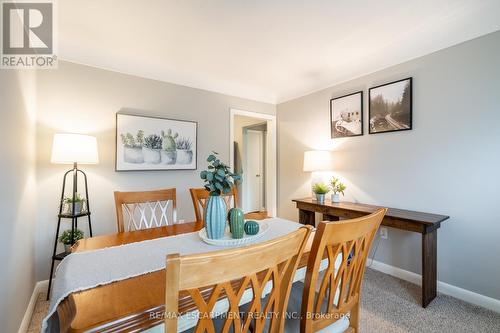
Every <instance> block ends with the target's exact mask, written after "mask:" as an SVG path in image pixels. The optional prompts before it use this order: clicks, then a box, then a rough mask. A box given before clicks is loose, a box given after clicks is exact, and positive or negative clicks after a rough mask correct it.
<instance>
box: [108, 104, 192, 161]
mask: <svg viewBox="0 0 500 333" xmlns="http://www.w3.org/2000/svg"><path fill="white" fill-rule="evenodd" d="M197 135H198V123H197V122H194V121H185V120H175V119H167V118H159V117H150V116H139V115H133V114H126V113H122V112H119V113H117V114H116V171H147V170H195V169H196V162H197V159H196V155H197V151H196V148H197V147H196V146H197Z"/></svg>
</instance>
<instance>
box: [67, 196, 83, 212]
mask: <svg viewBox="0 0 500 333" xmlns="http://www.w3.org/2000/svg"><path fill="white" fill-rule="evenodd" d="M86 201H87V200H86V199H84V198H83V197H82V196H81V195H80V194H79V193H77V194H76V196H75V199H73V197H72V196H71V197H65V198H64V204H65V206H66V212H67V213H68V214H73V215H78V214H81V213H82V212H83V211H84V209H85V202H86ZM73 203H74V204H75V211H73Z"/></svg>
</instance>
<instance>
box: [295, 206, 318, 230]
mask: <svg viewBox="0 0 500 333" xmlns="http://www.w3.org/2000/svg"><path fill="white" fill-rule="evenodd" d="M315 220H316V219H315V214H314V212H311V211H310V210H304V209H299V222H300V223H302V224H306V225H312V226H313V227H315V226H316V221H315Z"/></svg>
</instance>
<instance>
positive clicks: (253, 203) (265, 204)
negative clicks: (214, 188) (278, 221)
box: [230, 109, 276, 216]
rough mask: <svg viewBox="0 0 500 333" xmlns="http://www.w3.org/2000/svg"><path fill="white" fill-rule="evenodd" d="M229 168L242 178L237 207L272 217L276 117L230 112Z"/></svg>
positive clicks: (237, 111) (274, 199)
mask: <svg viewBox="0 0 500 333" xmlns="http://www.w3.org/2000/svg"><path fill="white" fill-rule="evenodd" d="M230 113H231V117H230V166H231V168H232V170H234V171H235V172H236V173H239V174H241V175H242V182H241V183H240V184H238V186H237V188H238V207H240V208H241V209H242V210H243V211H244V212H245V213H252V212H259V213H263V212H265V213H266V214H267V215H268V216H276V117H275V116H272V115H267V114H261V113H256V112H249V111H242V110H236V109H231V112H230Z"/></svg>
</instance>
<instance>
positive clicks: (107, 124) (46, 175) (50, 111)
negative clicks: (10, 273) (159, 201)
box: [36, 62, 276, 280]
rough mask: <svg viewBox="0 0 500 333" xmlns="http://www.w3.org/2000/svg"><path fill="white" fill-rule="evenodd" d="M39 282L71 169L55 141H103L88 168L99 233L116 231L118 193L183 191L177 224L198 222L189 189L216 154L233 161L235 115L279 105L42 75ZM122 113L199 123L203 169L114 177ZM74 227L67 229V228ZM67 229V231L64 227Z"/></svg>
mask: <svg viewBox="0 0 500 333" xmlns="http://www.w3.org/2000/svg"><path fill="white" fill-rule="evenodd" d="M38 104H39V108H38V118H37V178H38V194H39V205H38V216H39V218H38V237H37V245H36V248H37V261H36V262H37V270H36V272H37V279H38V280H43V279H46V278H48V275H49V268H50V267H49V264H50V260H49V258H50V252H51V246H52V245H51V244H52V242H53V237H54V233H55V228H56V223H57V219H56V215H57V205H58V200H59V195H60V188H61V183H62V175H63V172H64V171H65V170H66V169H67V166H66V167H65V166H60V165H53V164H50V151H51V142H52V137H53V134H54V133H56V132H79V133H87V134H90V135H95V136H97V140H98V145H99V158H100V164H98V165H94V166H92V165H89V166H82V167H83V169H84V170H85V171H86V172H87V175H88V178H89V187H90V188H89V191H90V199H91V202H90V203H91V209H92V222H93V223H92V225H93V229H94V231H95V234H98V235H99V234H106V233H113V232H116V219H115V208H114V201H113V191H115V190H124V191H125V190H148V189H158V188H170V187H176V188H177V200H178V203H177V208H178V218H179V219H185V220H186V221H192V220H194V212H193V207H192V203H191V198H190V196H189V190H188V189H189V188H190V187H201V185H202V182H201V180H200V178H199V172H200V170H202V169H203V168H204V167H205V166H206V162H205V159H206V156H208V154H209V153H210V152H211V151H212V150H215V151H217V152H219V153H220V155H221V157H222V159H223V160H225V161H227V162H228V159H229V109H230V108H237V109H242V110H248V111H255V112H261V113H267V114H275V109H276V108H275V106H274V105H272V104H265V103H259V102H254V101H250V100H245V99H241V98H236V97H231V96H226V95H222V94H218V93H212V92H208V91H204V90H199V89H193V88H188V87H183V86H178V85H174V84H169V83H163V82H159V81H154V80H149V79H143V78H138V77H134V76H130V75H125V74H119V73H116V72H110V71H105V70H101V69H96V68H92V67H87V66H82V65H76V64H72V63H68V62H60V63H59V69H58V70H53V71H52V70H47V71H40V73H39V75H38ZM120 109H132V110H135V112H137V113H141V114H145V115H152V116H160V117H168V118H174V119H181V120H182V119H184V120H194V121H197V122H198V170H195V171H193V170H190V171H148V172H121V173H120V172H115V166H114V163H115V157H114V154H115V114H116V112H118V111H119V110H120ZM66 223H68V222H66ZM66 225H68V224H66Z"/></svg>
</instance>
